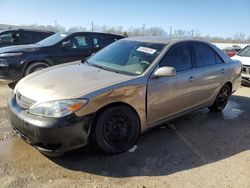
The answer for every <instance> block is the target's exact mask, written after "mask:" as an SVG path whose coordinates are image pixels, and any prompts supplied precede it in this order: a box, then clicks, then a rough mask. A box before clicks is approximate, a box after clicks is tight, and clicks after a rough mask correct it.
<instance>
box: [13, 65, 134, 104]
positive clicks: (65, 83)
mask: <svg viewBox="0 0 250 188" xmlns="http://www.w3.org/2000/svg"><path fill="white" fill-rule="evenodd" d="M132 78H134V76H128V75H123V74H118V73H114V72H110V71H106V70H102V69H99V68H96V67H93V66H90V65H85V64H83V63H81V62H77V63H68V64H62V65H59V66H54V67H50V68H47V69H44V70H41V71H38V72H35V73H32V74H30V75H28V76H27V77H25V78H24V79H22V80H21V81H19V83H18V84H17V85H16V88H15V91H16V90H18V92H19V93H20V94H22V95H23V96H25V97H27V98H29V99H31V100H34V101H36V102H38V103H39V102H45V101H52V100H60V99H71V98H76V97H79V96H82V95H85V94H87V93H90V92H92V91H95V90H98V89H101V88H104V87H106V86H110V85H113V84H117V83H120V82H122V81H127V80H130V79H132Z"/></svg>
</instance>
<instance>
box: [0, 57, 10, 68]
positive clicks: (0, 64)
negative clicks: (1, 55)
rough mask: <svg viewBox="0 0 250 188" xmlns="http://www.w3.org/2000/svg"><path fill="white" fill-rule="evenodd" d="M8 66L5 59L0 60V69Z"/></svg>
mask: <svg viewBox="0 0 250 188" xmlns="http://www.w3.org/2000/svg"><path fill="white" fill-rule="evenodd" d="M8 66H9V64H8V63H7V62H6V60H5V59H0V67H8Z"/></svg>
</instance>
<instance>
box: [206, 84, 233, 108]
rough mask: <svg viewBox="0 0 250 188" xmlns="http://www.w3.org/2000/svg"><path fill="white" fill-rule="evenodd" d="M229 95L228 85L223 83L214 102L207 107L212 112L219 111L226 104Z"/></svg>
mask: <svg viewBox="0 0 250 188" xmlns="http://www.w3.org/2000/svg"><path fill="white" fill-rule="evenodd" d="M230 95H231V90H230V88H229V86H228V85H227V84H226V85H224V86H223V87H222V88H221V90H220V92H219V93H218V95H217V97H216V99H215V101H214V104H213V105H212V106H210V107H209V109H210V110H211V111H213V112H221V111H222V110H223V109H224V108H225V107H226V105H227V102H228V98H229V96H230Z"/></svg>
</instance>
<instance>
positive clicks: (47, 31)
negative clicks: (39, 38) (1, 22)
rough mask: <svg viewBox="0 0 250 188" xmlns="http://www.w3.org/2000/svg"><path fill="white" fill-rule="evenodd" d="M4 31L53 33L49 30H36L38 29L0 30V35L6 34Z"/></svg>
mask: <svg viewBox="0 0 250 188" xmlns="http://www.w3.org/2000/svg"><path fill="white" fill-rule="evenodd" d="M6 31H33V32H43V33H54V32H53V31H49V30H41V29H40V30H38V29H4V30H0V33H2V32H6Z"/></svg>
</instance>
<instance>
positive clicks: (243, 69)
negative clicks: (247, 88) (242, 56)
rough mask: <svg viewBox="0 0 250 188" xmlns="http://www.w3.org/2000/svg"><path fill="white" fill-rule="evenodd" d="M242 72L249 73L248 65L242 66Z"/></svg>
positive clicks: (249, 67)
mask: <svg viewBox="0 0 250 188" xmlns="http://www.w3.org/2000/svg"><path fill="white" fill-rule="evenodd" d="M242 73H243V74H249V75H250V66H244V65H243V66H242Z"/></svg>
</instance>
